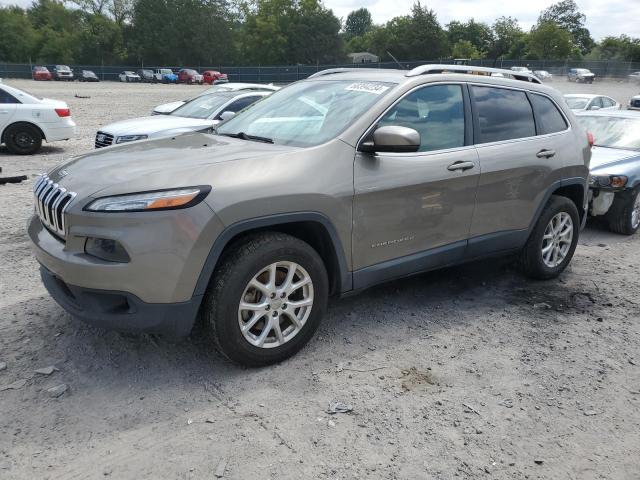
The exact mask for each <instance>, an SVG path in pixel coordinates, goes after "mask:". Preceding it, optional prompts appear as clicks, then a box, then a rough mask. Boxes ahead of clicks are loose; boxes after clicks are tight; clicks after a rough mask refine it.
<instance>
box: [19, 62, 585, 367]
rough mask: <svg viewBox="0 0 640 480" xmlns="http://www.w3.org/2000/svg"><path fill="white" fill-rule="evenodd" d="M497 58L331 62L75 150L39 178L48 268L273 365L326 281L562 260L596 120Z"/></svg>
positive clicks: (82, 309)
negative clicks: (589, 124)
mask: <svg viewBox="0 0 640 480" xmlns="http://www.w3.org/2000/svg"><path fill="white" fill-rule="evenodd" d="M468 69H472V72H471V71H468ZM471 73H475V75H472V74H471ZM493 73H498V71H497V70H493V69H482V68H480V67H467V66H443V65H441V66H437V65H436V66H434V65H430V66H424V67H419V68H416V69H414V70H412V71H409V72H407V71H394V70H370V69H353V70H351V69H344V70H343V69H338V70H330V71H324V72H320V73H318V74H315V75H313V76H312V77H311V78H309V79H307V80H304V81H300V82H297V83H294V84H292V85H290V86H288V87H286V88H284V89H282V90H280V91H278V92H275V93H274V94H273V95H272V96H270V97H268V98H266V99H264V100H262V101H260V102H258V103H256V104H255V105H254V106H252V107H251V108H249V109H247V110H245V111H243V112H242V113H240V114H238V115H236V116H235V117H233V118H231V119H229V120H228V121H226V122H225V123H223V124H222V125H220V126H219V127H218V128H217V131H216V132H213V133H211V134H207V133H189V134H184V135H180V136H175V137H166V138H161V139H156V140H149V141H142V142H135V143H131V144H128V145H122V146H115V147H108V148H105V149H101V150H100V151H95V152H91V153H89V154H87V155H83V156H80V157H77V158H75V159H73V160H71V161H69V162H68V163H66V164H63V165H61V166H59V167H57V168H55V169H53V170H52V171H50V172H49V173H48V174H46V175H44V176H42V178H40V179H39V180H38V181H37V183H36V184H35V186H34V188H35V198H36V208H35V215H34V216H33V217H32V218H31V220H30V222H29V226H28V230H29V235H30V237H31V240H32V241H33V244H34V245H35V254H36V256H37V259H38V261H39V262H40V264H41V265H42V268H41V274H42V279H43V281H44V284H45V285H46V287H47V289H48V290H49V292H50V293H51V295H52V296H53V297H54V298H55V299H56V301H57V302H58V303H59V304H60V305H62V307H63V308H65V309H66V310H67V311H68V312H70V313H71V314H72V315H74V316H77V317H80V318H83V319H84V320H86V321H87V322H90V323H92V324H96V325H101V326H107V327H110V328H117V329H129V330H131V329H133V330H146V331H155V332H164V333H173V334H183V335H185V334H188V333H189V332H190V331H191V329H192V326H193V325H194V322H195V320H196V318H197V317H198V316H200V317H201V318H202V319H203V320H204V322H205V323H206V324H207V325H208V326H209V327H210V328H211V330H212V332H213V338H214V339H215V341H216V343H217V346H218V348H219V349H220V350H221V351H222V352H223V353H224V354H225V355H226V356H227V357H229V358H231V359H232V360H235V361H237V362H240V363H244V364H247V365H264V364H269V363H272V362H277V361H280V360H282V359H284V358H286V357H288V356H290V355H292V354H294V353H295V352H296V351H298V350H299V349H300V348H301V347H302V346H303V345H304V344H305V343H307V342H308V341H309V339H310V338H311V337H312V335H313V333H314V331H315V330H316V329H317V328H318V325H319V323H320V320H321V318H322V316H323V315H324V313H325V310H326V307H327V298H328V297H329V296H330V295H343V294H347V293H349V292H354V291H358V290H362V289H364V288H367V287H369V286H371V285H374V284H377V283H380V282H383V281H386V280H390V279H394V278H399V277H403V276H406V275H411V274H414V273H418V272H424V271H426V270H432V269H436V268H440V267H444V266H448V265H453V264H457V263H461V262H466V261H469V260H472V259H477V258H480V257H485V256H488V255H494V254H506V253H513V252H519V253H520V258H521V265H522V268H523V270H524V271H525V272H526V273H527V274H529V275H530V276H532V277H534V278H539V279H546V278H552V277H555V276H557V275H558V274H559V273H560V272H562V271H563V270H564V268H565V267H566V266H567V264H568V263H569V261H570V260H571V257H572V255H573V253H574V250H575V247H576V243H577V240H578V235H579V231H580V225H581V222H582V221H583V220H584V218H585V202H586V194H585V192H586V191H587V177H588V164H589V158H590V147H589V143H588V140H587V134H586V132H585V131H584V130H583V129H582V128H581V127H579V126H578V124H577V123H576V120H575V117H574V115H573V114H572V113H571V111H570V110H569V109H568V107H567V106H566V104H565V102H564V101H563V99H562V96H561V95H560V94H558V93H557V92H556V91H555V90H553V89H550V88H547V87H545V86H543V85H540V84H539V81H538V80H537V79H536V78H535V77H533V76H532V75H531V74H528V73H519V72H511V71H499V73H501V74H502V77H494V76H491V74H493ZM507 77H510V78H507Z"/></svg>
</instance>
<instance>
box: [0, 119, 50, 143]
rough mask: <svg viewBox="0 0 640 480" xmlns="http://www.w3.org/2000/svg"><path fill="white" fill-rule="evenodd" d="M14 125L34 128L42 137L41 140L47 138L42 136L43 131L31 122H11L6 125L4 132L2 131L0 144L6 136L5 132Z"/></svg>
mask: <svg viewBox="0 0 640 480" xmlns="http://www.w3.org/2000/svg"><path fill="white" fill-rule="evenodd" d="M16 125H29V126H31V127H34V128H35V129H36V130H38V131H39V132H40V135H42V139H43V140H46V139H47V136H46V135H45V134H44V131H43V130H42V128H40V127H39V126H38V125H36V124H35V123H33V122H26V121H24V120H18V121H17V122H13V123H10V124H9V125H7V126H6V127H5V128H4V130H3V131H2V136H1V137H0V143H5V138H4V136H5V135H6V133H7V131H8V130H9V129H10V128H11V127H14V126H16Z"/></svg>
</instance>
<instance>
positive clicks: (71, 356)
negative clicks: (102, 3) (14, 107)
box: [0, 81, 640, 480]
mask: <svg viewBox="0 0 640 480" xmlns="http://www.w3.org/2000/svg"><path fill="white" fill-rule="evenodd" d="M6 83H8V84H11V85H15V86H18V87H21V88H25V89H27V90H30V91H33V92H34V93H36V94H38V95H42V96H47V97H53V98H57V99H61V100H65V101H67V102H68V103H69V105H70V107H71V109H72V113H73V117H74V118H75V120H76V122H77V123H78V125H79V128H78V136H77V138H75V139H73V140H71V141H69V142H61V143H55V144H51V145H47V146H45V147H44V148H43V150H42V153H41V154H40V155H35V156H32V157H17V156H12V155H10V154H8V153H7V151H6V150H5V149H4V147H0V166H2V167H3V168H4V172H3V173H4V174H5V175H13V174H23V173H24V174H26V175H29V181H28V182H25V183H22V184H18V185H6V186H0V255H1V257H0V258H1V259H2V260H1V261H0V292H1V295H0V479H3V480H4V479H25V480H26V479H97V478H114V479H160V478H162V479H215V478H220V477H219V476H218V475H221V476H222V477H223V478H230V479H242V480H244V479H262V478H273V479H312V478H314V479H315V478H327V479H356V478H357V479H365V478H366V479H381V478H382V479H450V478H454V477H457V478H465V479H476V478H497V479H576V480H589V479H638V478H640V347H639V345H640V322H639V321H638V317H639V314H640V296H639V295H638V292H639V291H640V290H639V287H640V280H639V278H638V271H637V270H636V268H637V267H638V265H640V249H639V248H638V247H639V246H640V235H636V236H635V237H630V238H629V237H624V236H618V235H614V234H610V233H608V232H607V231H606V230H604V229H603V228H601V227H599V226H598V225H589V226H588V227H587V229H586V230H585V231H584V232H583V234H582V236H581V239H580V244H579V247H578V249H577V251H576V255H575V258H574V260H573V262H572V264H571V266H570V268H569V269H568V270H567V271H566V272H565V273H564V274H563V275H562V276H561V277H560V278H559V279H558V280H555V281H549V282H532V281H528V280H526V279H525V278H523V277H522V276H521V275H520V274H519V273H517V271H516V270H515V269H514V268H513V267H512V264H511V262H510V261H509V260H508V259H506V260H490V261H485V262H479V263H474V264H471V265H466V266H461V267H456V268H451V269H448V270H444V271H439V272H433V273H429V274H425V275H420V276H416V277H413V278H410V279H406V280H402V281H396V282H393V283H389V284H386V285H381V286H379V287H376V288H373V289H371V290H369V291H366V292H364V293H362V294H361V295H359V296H354V297H350V298H346V299H342V300H335V301H333V302H332V305H331V307H330V309H329V313H328V316H327V318H326V320H325V322H324V324H323V325H322V326H321V328H320V331H319V334H318V335H317V336H316V338H315V339H314V340H312V342H311V343H310V344H309V345H308V346H307V347H306V348H305V349H303V350H302V351H301V352H300V353H299V354H298V355H297V356H295V357H294V358H292V359H290V360H289V361H286V362H284V363H282V364H280V365H277V366H274V367H270V368H262V369H244V368H240V367H237V366H235V365H233V364H230V363H229V362H227V361H225V360H223V359H222V358H221V357H220V356H219V355H218V354H217V353H216V352H215V351H213V350H212V349H211V347H210V345H208V344H207V343H206V342H205V341H204V340H203V339H202V336H199V335H194V336H193V338H191V339H188V340H186V341H178V342H176V341H172V340H170V339H166V338H160V337H154V336H150V335H127V334H121V333H114V332H109V331H104V330H100V329H96V328H92V327H88V326H86V325H85V324H83V323H81V322H79V321H77V320H75V319H72V318H70V317H69V315H67V314H66V313H65V312H64V311H63V310H62V309H61V308H60V307H59V306H58V305H57V304H56V303H55V302H54V301H53V300H52V299H51V298H50V297H49V296H48V295H47V293H46V291H45V289H44V288H43V286H42V285H41V283H40V280H39V276H38V270H37V264H36V261H35V260H34V258H33V256H32V255H31V253H30V247H29V242H28V240H27V235H26V232H25V222H26V220H27V218H28V216H29V215H30V213H31V211H32V208H33V207H32V199H31V187H32V182H33V178H34V176H35V175H36V174H38V173H40V172H42V171H45V170H47V169H49V168H50V167H52V166H54V165H55V164H57V163H58V162H61V161H63V160H66V159H68V158H70V157H71V156H73V155H75V154H78V153H80V152H83V151H86V150H89V149H91V148H92V147H93V137H94V135H95V131H96V130H97V128H98V127H99V126H101V125H105V124H107V123H110V122H112V121H114V120H118V119H124V118H128V117H135V116H140V115H144V114H146V113H147V112H149V111H150V110H151V108H152V107H153V106H154V105H157V104H159V103H163V102H166V101H172V100H177V99H182V98H187V97H189V96H191V95H193V94H194V93H195V92H196V91H199V90H201V89H202V88H203V87H186V86H162V85H125V84H107V83H104V84H97V85H96V84H78V83H74V84H59V83H54V82H49V83H35V82H31V81H6ZM553 85H554V86H556V87H557V88H560V89H561V90H563V91H565V92H580V91H593V92H602V93H604V94H609V95H612V96H613V97H615V98H616V99H617V100H618V101H620V102H623V103H626V101H627V100H628V98H629V96H630V95H631V94H635V93H638V90H640V88H639V87H636V86H633V85H630V84H627V83H615V82H609V83H598V84H595V85H574V84H568V83H567V82H565V81H557V82H555V83H554V84H553ZM76 95H77V96H78V97H90V98H78V97H76ZM48 366H55V368H56V370H54V371H53V372H51V373H49V372H48V371H45V372H44V373H37V372H36V370H38V369H41V368H43V367H48ZM47 373H49V374H48V375H47ZM61 384H65V385H67V386H68V389H67V390H66V391H65V392H64V393H62V394H61V395H60V396H58V397H54V396H53V395H52V393H50V392H49V391H48V389H50V388H51V387H56V386H59V385H61ZM7 386H9V387H12V388H9V389H7ZM58 393H60V392H58ZM334 400H337V401H341V402H344V403H347V404H350V405H351V406H352V407H353V411H352V412H350V413H338V414H334V415H330V414H328V413H327V412H326V411H327V407H328V405H329V403H330V402H332V401H334Z"/></svg>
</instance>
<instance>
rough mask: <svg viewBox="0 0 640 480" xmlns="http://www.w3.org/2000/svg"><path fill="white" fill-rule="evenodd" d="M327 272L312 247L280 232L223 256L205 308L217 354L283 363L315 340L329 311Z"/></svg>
mask: <svg viewBox="0 0 640 480" xmlns="http://www.w3.org/2000/svg"><path fill="white" fill-rule="evenodd" d="M328 291H329V286H328V278H327V271H326V269H325V266H324V264H323V262H322V259H321V258H320V256H319V255H318V253H317V252H316V251H315V250H314V249H313V248H312V247H311V246H310V245H308V244H307V243H305V242H303V241H301V240H299V239H297V238H295V237H291V236H289V235H285V234H282V233H277V232H268V233H261V234H259V235H254V236H250V237H247V238H246V239H244V240H242V241H240V243H238V244H237V245H235V246H234V247H232V249H231V250H230V251H229V252H228V253H227V254H226V255H225V256H224V258H223V259H222V263H221V264H220V266H219V267H218V268H217V269H216V272H215V274H214V278H213V280H212V282H211V285H210V286H209V290H208V291H207V295H206V297H205V300H204V304H203V312H202V313H203V317H204V320H205V322H206V323H207V324H208V326H209V327H210V329H211V332H212V336H213V339H214V342H215V344H216V346H217V347H218V350H220V351H221V352H222V353H223V354H224V355H225V356H226V357H228V358H229V359H231V360H233V361H235V362H238V363H241V364H244V365H248V366H261V365H268V364H271V363H276V362H280V361H282V360H284V359H286V358H288V357H290V356H292V355H293V354H295V353H296V352H297V351H298V350H300V349H301V348H302V347H303V346H304V345H305V344H306V343H307V342H308V341H309V340H310V339H311V337H312V336H313V334H314V332H315V331H316V329H317V328H318V325H319V324H320V321H321V319H322V317H323V316H324V313H325V311H326V306H327V297H328Z"/></svg>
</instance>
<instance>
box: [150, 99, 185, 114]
mask: <svg viewBox="0 0 640 480" xmlns="http://www.w3.org/2000/svg"><path fill="white" fill-rule="evenodd" d="M185 103H187V102H185V101H182V100H178V101H177V102H171V103H163V104H162V105H158V106H157V107H156V108H154V109H153V112H154V113H156V114H158V113H160V114H162V115H167V114H169V113H171V112H173V111H174V110H175V109H176V108H178V107H181V106H182V105H184V104H185Z"/></svg>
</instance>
